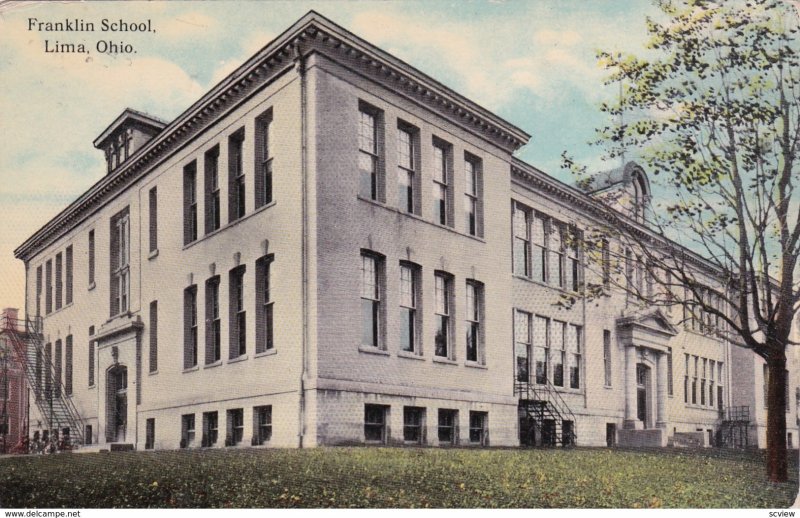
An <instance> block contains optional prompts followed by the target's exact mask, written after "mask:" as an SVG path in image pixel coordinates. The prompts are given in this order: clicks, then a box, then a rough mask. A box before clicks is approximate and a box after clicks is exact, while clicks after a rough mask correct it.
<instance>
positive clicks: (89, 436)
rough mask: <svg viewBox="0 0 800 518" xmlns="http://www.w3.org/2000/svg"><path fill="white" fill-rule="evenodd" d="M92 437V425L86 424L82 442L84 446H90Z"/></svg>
mask: <svg viewBox="0 0 800 518" xmlns="http://www.w3.org/2000/svg"><path fill="white" fill-rule="evenodd" d="M93 438H94V434H93V433H92V425H90V424H87V425H86V428H85V432H84V434H83V444H84V445H86V446H91V444H92V439H93Z"/></svg>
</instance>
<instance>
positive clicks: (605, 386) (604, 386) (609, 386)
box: [603, 385, 614, 390]
mask: <svg viewBox="0 0 800 518" xmlns="http://www.w3.org/2000/svg"><path fill="white" fill-rule="evenodd" d="M603 388H604V389H608V390H613V388H614V387H612V386H611V385H603Z"/></svg>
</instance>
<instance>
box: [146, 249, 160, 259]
mask: <svg viewBox="0 0 800 518" xmlns="http://www.w3.org/2000/svg"><path fill="white" fill-rule="evenodd" d="M156 257H158V248H156V249H155V250H152V251H151V252H150V254H149V255H148V256H147V260H148V261H152V260H153V259H155V258H156Z"/></svg>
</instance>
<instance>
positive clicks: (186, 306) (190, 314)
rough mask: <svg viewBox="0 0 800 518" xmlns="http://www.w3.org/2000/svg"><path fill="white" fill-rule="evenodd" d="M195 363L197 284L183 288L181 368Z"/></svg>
mask: <svg viewBox="0 0 800 518" xmlns="http://www.w3.org/2000/svg"><path fill="white" fill-rule="evenodd" d="M196 365H197V286H196V285H192V286H189V287H188V288H186V289H185V290H183V368H184V369H191V368H192V367H195V366H196Z"/></svg>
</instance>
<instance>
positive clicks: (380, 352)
mask: <svg viewBox="0 0 800 518" xmlns="http://www.w3.org/2000/svg"><path fill="white" fill-rule="evenodd" d="M358 352H360V353H367V354H377V355H378V356H389V352H388V351H384V350H383V349H378V348H376V347H369V346H366V345H359V346H358Z"/></svg>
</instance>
